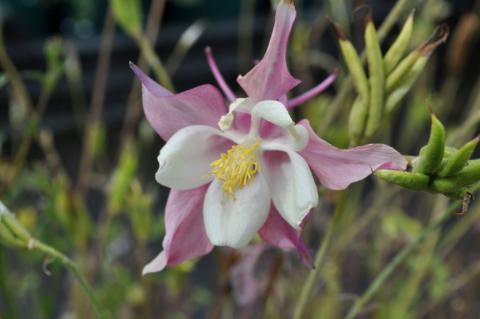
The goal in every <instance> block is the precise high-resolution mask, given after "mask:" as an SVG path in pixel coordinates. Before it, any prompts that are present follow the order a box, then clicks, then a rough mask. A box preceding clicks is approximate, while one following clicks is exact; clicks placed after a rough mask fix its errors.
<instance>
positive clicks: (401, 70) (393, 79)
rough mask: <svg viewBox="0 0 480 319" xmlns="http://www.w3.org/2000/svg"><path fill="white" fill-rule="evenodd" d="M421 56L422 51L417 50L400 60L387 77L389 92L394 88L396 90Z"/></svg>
mask: <svg viewBox="0 0 480 319" xmlns="http://www.w3.org/2000/svg"><path fill="white" fill-rule="evenodd" d="M421 56H422V54H421V53H420V51H419V50H415V51H413V52H411V53H410V54H409V55H407V57H406V58H404V59H403V60H402V61H400V63H399V64H398V66H397V67H396V68H395V69H394V70H393V71H392V72H391V73H390V74H389V75H388V77H387V84H386V90H387V93H391V92H393V90H395V89H396V88H397V87H398V86H399V84H400V83H401V81H402V79H403V78H404V77H405V76H406V75H407V74H408V72H409V71H410V69H411V68H412V67H413V65H415V62H417V60H418V58H420V57H421Z"/></svg>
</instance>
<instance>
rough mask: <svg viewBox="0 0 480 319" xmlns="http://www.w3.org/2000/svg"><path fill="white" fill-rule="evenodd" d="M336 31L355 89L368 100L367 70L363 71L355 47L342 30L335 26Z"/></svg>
mask: <svg viewBox="0 0 480 319" xmlns="http://www.w3.org/2000/svg"><path fill="white" fill-rule="evenodd" d="M335 30H336V31H337V36H338V42H339V45H340V50H341V52H342V56H343V59H344V60H345V63H346V64H347V67H348V70H349V71H350V74H351V76H352V80H353V84H354V86H355V89H356V90H357V92H358V95H360V96H361V97H362V98H364V99H365V100H368V94H369V89H368V80H367V76H366V75H365V70H364V69H363V63H362V61H361V59H360V57H359V56H358V53H357V51H356V50H355V48H354V47H353V45H352V43H351V42H350V41H349V40H348V39H347V37H346V35H345V33H344V32H343V31H342V29H340V27H338V26H335Z"/></svg>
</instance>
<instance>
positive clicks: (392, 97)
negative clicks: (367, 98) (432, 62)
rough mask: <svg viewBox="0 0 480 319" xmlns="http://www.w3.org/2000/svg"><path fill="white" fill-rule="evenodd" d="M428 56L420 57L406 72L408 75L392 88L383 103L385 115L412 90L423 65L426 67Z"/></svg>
mask: <svg viewBox="0 0 480 319" xmlns="http://www.w3.org/2000/svg"><path fill="white" fill-rule="evenodd" d="M427 62H428V56H421V57H420V58H419V59H418V60H417V61H416V62H415V63H414V64H413V66H412V68H411V69H410V70H409V71H408V73H407V74H406V75H405V76H404V77H403V78H402V79H401V81H400V82H399V83H398V84H397V87H396V88H394V90H393V91H392V92H390V93H389V94H388V95H387V97H386V102H385V111H386V113H390V112H392V111H393V110H394V109H395V107H396V106H397V105H398V104H399V103H400V102H401V101H402V100H403V98H404V97H405V96H406V95H407V93H408V92H409V91H410V89H411V88H412V86H413V84H414V83H415V81H416V80H417V79H418V77H419V76H420V74H421V73H422V71H423V69H424V68H425V65H427Z"/></svg>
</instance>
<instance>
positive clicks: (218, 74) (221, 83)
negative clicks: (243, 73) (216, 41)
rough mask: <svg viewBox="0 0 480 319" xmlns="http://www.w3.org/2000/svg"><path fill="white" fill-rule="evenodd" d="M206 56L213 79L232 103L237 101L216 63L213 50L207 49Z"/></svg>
mask: <svg viewBox="0 0 480 319" xmlns="http://www.w3.org/2000/svg"><path fill="white" fill-rule="evenodd" d="M205 54H206V55H207V62H208V66H209V67H210V71H212V74H213V77H214V78H215V80H216V81H217V84H218V86H219V87H220V88H221V89H222V92H223V94H225V96H226V97H227V99H228V100H229V101H230V102H233V101H235V99H236V96H235V93H233V91H232V89H231V88H230V87H229V86H228V84H227V82H225V79H224V78H223V75H222V73H221V72H220V69H219V68H218V65H217V62H215V58H214V57H213V53H212V49H211V48H210V47H206V48H205Z"/></svg>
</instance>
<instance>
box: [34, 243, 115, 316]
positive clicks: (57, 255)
mask: <svg viewBox="0 0 480 319" xmlns="http://www.w3.org/2000/svg"><path fill="white" fill-rule="evenodd" d="M28 249H30V250H37V251H40V252H42V253H44V254H45V255H47V256H49V257H51V258H53V259H55V260H57V261H59V262H60V263H61V264H62V265H63V266H65V267H66V268H67V269H68V270H70V272H71V273H72V274H73V277H74V278H75V280H76V281H77V282H78V284H79V285H80V287H81V288H82V290H83V292H84V293H85V294H86V295H87V297H88V299H89V300H90V301H91V303H92V305H93V308H94V309H95V313H96V314H97V316H98V317H99V318H101V319H106V318H110V316H109V315H108V314H107V313H106V311H105V310H103V307H102V306H101V304H100V302H99V301H98V298H97V296H96V294H95V291H94V290H93V288H92V287H91V286H90V284H89V283H88V281H87V280H86V278H85V276H84V275H83V274H82V272H81V271H80V270H79V269H78V267H77V265H75V263H74V262H73V261H72V260H71V259H70V258H68V257H67V256H65V255H64V254H62V253H61V252H59V251H58V250H56V249H55V248H53V247H51V246H48V245H46V244H44V243H42V242H40V241H38V240H36V239H33V238H32V239H30V241H29V244H28Z"/></svg>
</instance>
